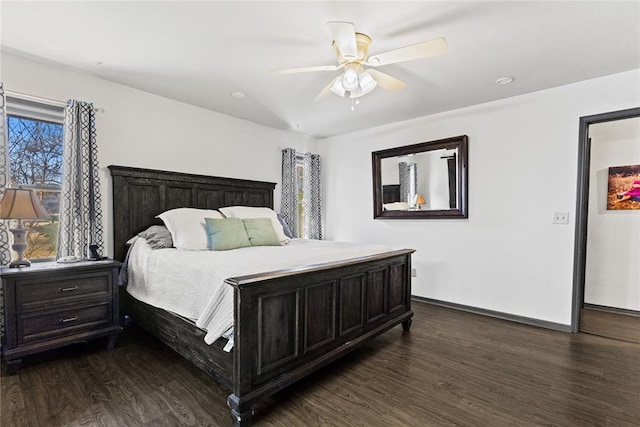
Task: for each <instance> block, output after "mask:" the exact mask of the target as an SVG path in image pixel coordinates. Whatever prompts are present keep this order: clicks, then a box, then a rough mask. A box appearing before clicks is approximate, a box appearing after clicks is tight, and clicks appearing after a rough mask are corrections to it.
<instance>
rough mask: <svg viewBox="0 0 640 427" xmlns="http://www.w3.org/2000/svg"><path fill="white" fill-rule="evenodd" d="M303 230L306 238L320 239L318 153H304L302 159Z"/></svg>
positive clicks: (320, 208)
mask: <svg viewBox="0 0 640 427" xmlns="http://www.w3.org/2000/svg"><path fill="white" fill-rule="evenodd" d="M302 183H303V184H302V185H303V193H304V200H303V204H302V206H303V208H304V213H303V216H302V217H303V230H304V237H305V238H306V239H318V240H320V239H322V194H321V191H320V189H321V186H322V182H321V180H320V155H318V154H311V153H305V155H304V160H303V177H302Z"/></svg>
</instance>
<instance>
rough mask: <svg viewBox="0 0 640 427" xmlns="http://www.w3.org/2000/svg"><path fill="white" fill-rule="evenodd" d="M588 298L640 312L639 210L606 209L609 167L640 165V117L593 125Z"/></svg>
mask: <svg viewBox="0 0 640 427" xmlns="http://www.w3.org/2000/svg"><path fill="white" fill-rule="evenodd" d="M589 136H590V137H591V161H590V177H589V182H590V185H589V217H588V221H587V259H586V267H585V280H584V281H585V284H584V301H585V302H586V303H589V304H597V305H603V306H608V307H616V308H623V309H628V310H639V311H640V262H638V261H639V260H640V211H631V210H607V190H608V176H609V167H610V166H625V165H637V164H640V118H635V119H628V120H623V121H615V122H606V123H598V124H593V125H591V126H589Z"/></svg>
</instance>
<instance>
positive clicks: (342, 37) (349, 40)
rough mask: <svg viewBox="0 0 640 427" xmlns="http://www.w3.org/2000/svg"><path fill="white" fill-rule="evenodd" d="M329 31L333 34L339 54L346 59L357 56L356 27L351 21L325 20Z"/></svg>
mask: <svg viewBox="0 0 640 427" xmlns="http://www.w3.org/2000/svg"><path fill="white" fill-rule="evenodd" d="M327 26H328V27H329V31H331V35H333V41H334V42H335V43H336V46H337V47H338V50H339V51H340V55H342V57H343V58H344V59H346V60H352V59H356V58H357V57H358V45H357V44H356V29H355V27H354V26H353V24H352V23H351V22H344V21H330V22H327Z"/></svg>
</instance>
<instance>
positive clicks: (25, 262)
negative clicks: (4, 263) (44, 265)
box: [9, 258, 31, 268]
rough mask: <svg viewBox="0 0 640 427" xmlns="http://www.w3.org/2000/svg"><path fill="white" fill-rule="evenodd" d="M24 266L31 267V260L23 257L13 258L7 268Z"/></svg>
mask: <svg viewBox="0 0 640 427" xmlns="http://www.w3.org/2000/svg"><path fill="white" fill-rule="evenodd" d="M24 267H31V261H29V260H28V259H24V258H23V259H16V260H13V261H11V263H10V264H9V268H24Z"/></svg>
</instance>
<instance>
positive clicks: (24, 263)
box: [9, 219, 31, 268]
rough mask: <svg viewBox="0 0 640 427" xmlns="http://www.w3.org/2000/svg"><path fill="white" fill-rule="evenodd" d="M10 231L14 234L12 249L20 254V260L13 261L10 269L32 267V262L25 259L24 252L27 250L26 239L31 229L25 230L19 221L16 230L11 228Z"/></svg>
mask: <svg viewBox="0 0 640 427" xmlns="http://www.w3.org/2000/svg"><path fill="white" fill-rule="evenodd" d="M9 231H10V232H11V233H12V234H13V245H11V249H13V250H14V251H15V252H16V253H17V254H18V259H16V260H13V261H11V264H9V268H23V267H31V261H29V260H28V259H24V258H23V256H24V251H26V250H27V240H26V237H27V233H28V232H29V229H28V228H24V227H23V226H22V220H21V219H19V220H18V226H17V227H16V228H10V229H9Z"/></svg>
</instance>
